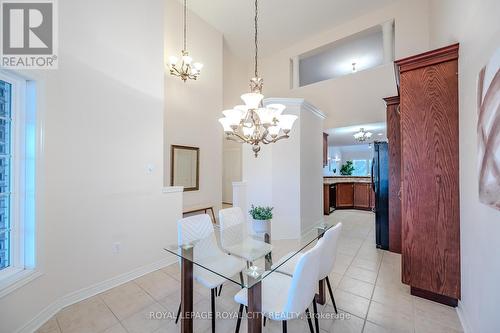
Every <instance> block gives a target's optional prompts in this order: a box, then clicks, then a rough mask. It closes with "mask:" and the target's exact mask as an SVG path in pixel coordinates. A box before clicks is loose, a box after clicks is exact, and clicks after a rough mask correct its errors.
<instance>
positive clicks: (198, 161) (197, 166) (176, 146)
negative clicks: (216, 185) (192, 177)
mask: <svg viewBox="0 0 500 333" xmlns="http://www.w3.org/2000/svg"><path fill="white" fill-rule="evenodd" d="M176 149H184V150H195V151H196V186H194V187H184V192H188V191H198V190H199V189H200V148H199V147H191V146H181V145H171V147H170V186H174V174H175V173H174V165H175V163H174V152H175V150H176Z"/></svg>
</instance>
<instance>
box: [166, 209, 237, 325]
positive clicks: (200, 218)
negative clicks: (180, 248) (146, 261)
mask: <svg viewBox="0 0 500 333" xmlns="http://www.w3.org/2000/svg"><path fill="white" fill-rule="evenodd" d="M177 241H178V244H179V245H183V244H192V243H193V242H194V243H195V244H196V245H195V248H194V251H193V256H194V258H193V259H194V261H196V262H197V263H198V264H200V265H206V267H210V268H212V269H213V270H214V271H216V272H218V273H219V274H220V275H223V276H234V275H236V274H238V273H240V277H241V278H242V275H241V274H242V271H243V269H245V267H246V264H245V261H243V260H241V259H238V258H236V257H235V256H230V255H228V254H226V253H224V252H223V251H222V250H221V249H220V248H219V246H218V245H217V240H216V238H215V231H214V226H213V224H212V220H211V219H210V217H209V216H208V215H207V214H200V215H194V216H190V217H186V218H183V219H180V220H179V221H177ZM220 275H217V274H214V273H211V272H210V271H208V270H206V269H203V268H200V267H198V266H197V265H194V268H193V277H194V280H195V281H197V282H199V283H200V284H202V285H203V286H205V287H207V288H208V289H210V296H211V305H212V309H211V311H212V332H215V297H216V292H217V287H218V286H221V285H222V284H223V283H224V282H225V281H226V279H225V278H223V277H222V276H220ZM180 308H181V307H180V305H179V311H178V314H177V319H176V323H177V321H178V319H179V314H180Z"/></svg>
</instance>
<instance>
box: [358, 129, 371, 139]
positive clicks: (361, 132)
mask: <svg viewBox="0 0 500 333" xmlns="http://www.w3.org/2000/svg"><path fill="white" fill-rule="evenodd" d="M371 137H372V133H371V132H367V131H365V129H364V128H360V129H359V132H356V133H354V138H355V139H356V141H358V142H365V141H366V140H369V139H370V138H371Z"/></svg>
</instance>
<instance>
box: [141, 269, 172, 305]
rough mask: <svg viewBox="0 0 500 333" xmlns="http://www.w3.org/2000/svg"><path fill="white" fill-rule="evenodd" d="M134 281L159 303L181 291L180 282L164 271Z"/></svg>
mask: <svg viewBox="0 0 500 333" xmlns="http://www.w3.org/2000/svg"><path fill="white" fill-rule="evenodd" d="M134 281H135V282H136V283H137V284H138V285H139V286H140V287H141V288H142V289H144V290H145V291H146V292H147V293H148V294H149V295H150V296H151V297H153V298H154V299H155V300H157V301H158V300H160V299H162V298H164V297H166V296H167V295H168V294H171V293H172V292H174V291H175V290H177V289H179V281H177V280H175V279H174V278H173V277H171V276H170V275H168V274H167V273H165V272H164V271H162V270H157V271H154V272H152V273H149V274H146V275H144V276H141V277H140V278H138V279H136V280H134Z"/></svg>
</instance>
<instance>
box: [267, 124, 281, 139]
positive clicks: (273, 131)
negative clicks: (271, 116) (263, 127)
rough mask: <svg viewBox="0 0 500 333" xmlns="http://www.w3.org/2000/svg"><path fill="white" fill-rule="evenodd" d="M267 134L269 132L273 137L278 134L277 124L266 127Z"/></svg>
mask: <svg viewBox="0 0 500 333" xmlns="http://www.w3.org/2000/svg"><path fill="white" fill-rule="evenodd" d="M268 131H269V134H271V137H273V138H275V137H277V136H278V134H279V132H280V127H279V126H270V127H269V128H268Z"/></svg>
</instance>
